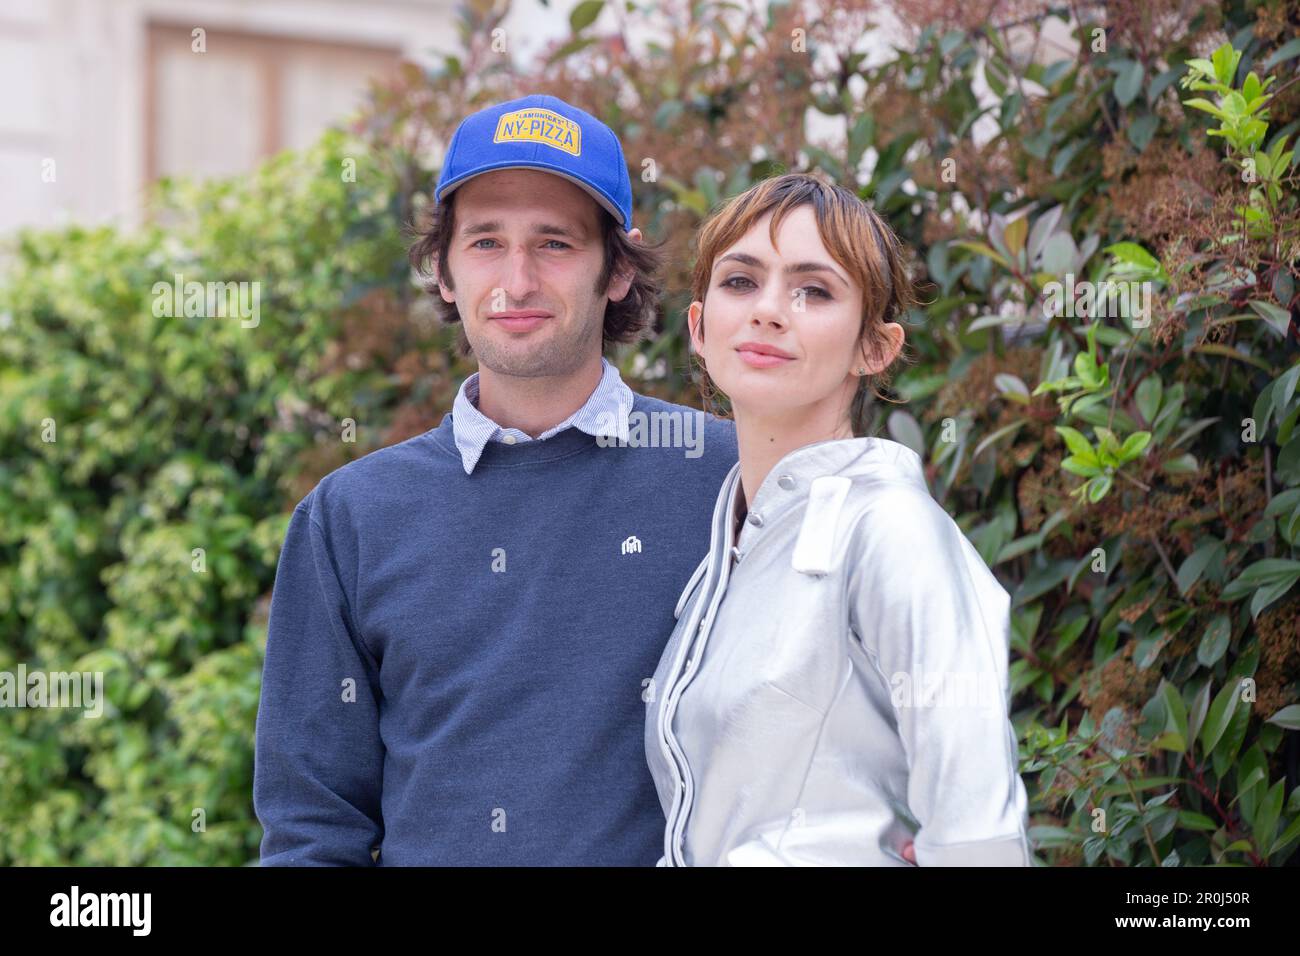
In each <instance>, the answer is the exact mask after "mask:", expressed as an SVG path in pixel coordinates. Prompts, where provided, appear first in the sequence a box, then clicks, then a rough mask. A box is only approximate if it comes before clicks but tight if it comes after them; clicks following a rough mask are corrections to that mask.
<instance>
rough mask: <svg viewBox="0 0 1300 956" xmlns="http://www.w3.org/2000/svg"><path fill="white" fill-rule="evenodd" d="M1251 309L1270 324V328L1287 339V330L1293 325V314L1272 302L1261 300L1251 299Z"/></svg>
mask: <svg viewBox="0 0 1300 956" xmlns="http://www.w3.org/2000/svg"><path fill="white" fill-rule="evenodd" d="M1250 307H1251V308H1252V309H1254V310H1255V312H1256V313H1258V315H1259V317H1260V318H1262V319H1263V320H1264V321H1265V322H1267V323H1268V326H1269V328H1271V329H1272V330H1273V331H1274V332H1276V333H1277V334H1278V335H1280V336H1281V337H1282V338H1284V339H1285V338H1286V333H1287V329H1288V328H1289V327H1290V325H1291V313H1290V312H1288V311H1287V310H1286V309H1280V308H1278V307H1277V306H1276V305H1274V304H1273V303H1272V302H1264V301H1263V300H1261V299H1251V300H1250Z"/></svg>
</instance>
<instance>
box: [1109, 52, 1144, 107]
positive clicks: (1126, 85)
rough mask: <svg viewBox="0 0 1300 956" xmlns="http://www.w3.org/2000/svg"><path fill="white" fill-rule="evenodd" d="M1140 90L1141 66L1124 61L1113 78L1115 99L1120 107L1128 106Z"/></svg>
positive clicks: (1134, 61) (1135, 62) (1133, 61)
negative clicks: (1117, 74)
mask: <svg viewBox="0 0 1300 956" xmlns="http://www.w3.org/2000/svg"><path fill="white" fill-rule="evenodd" d="M1141 89H1142V64H1141V63H1138V62H1137V61H1136V60H1126V61H1124V63H1123V65H1122V66H1121V67H1120V71H1119V76H1117V77H1115V99H1116V100H1118V101H1119V105H1120V106H1128V105H1129V104H1130V103H1132V102H1133V100H1134V99H1135V98H1136V97H1137V95H1138V92H1139V91H1140V90H1141Z"/></svg>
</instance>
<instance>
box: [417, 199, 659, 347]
mask: <svg viewBox="0 0 1300 956" xmlns="http://www.w3.org/2000/svg"><path fill="white" fill-rule="evenodd" d="M457 195H458V192H452V193H450V194H449V195H448V196H447V198H446V199H445V200H443V201H442V202H440V203H436V204H431V206H430V207H429V208H428V209H427V210H426V213H425V215H426V218H427V227H426V228H425V229H424V230H423V231H420V230H419V229H418V228H415V229H412V232H413V234H414V240H415V241H414V242H413V243H412V245H411V247H410V250H409V252H408V258H409V260H410V262H411V266H412V267H413V268H414V269H415V271H416V272H417V273H418V274H420V275H422V276H427V277H431V278H432V277H434V276H441V277H442V282H443V284H444V285H445V286H447V288H449V289H454V288H455V285H454V284H453V280H452V275H451V271H450V270H449V269H448V268H447V250H448V249H449V248H450V247H451V239H452V236H453V235H455V232H456V196H457ZM592 205H593V206H595V207H596V214H597V217H598V219H599V220H600V230H601V241H602V247H603V251H604V264H603V266H602V267H601V271H600V274H599V276H597V278H596V291H597V292H604V291H605V290H606V289H608V288H609V283H610V280H611V279H612V278H613V276H614V273H615V272H616V271H617V272H626V271H629V270H630V271H631V273H632V284H631V286H630V287H629V288H628V290H627V295H625V296H624V297H623V298H622V299H620V300H619V301H617V302H608V303H606V305H605V324H604V332H603V343H602V348H603V349H606V350H607V349H609V347H610V346H611V345H613V344H615V343H623V342H638V341H640V340H641V339H644V338H647V337H648V335H649V333H650V331H651V329H652V328H653V327H654V322H655V318H656V316H657V314H658V309H659V298H660V295H661V293H662V285H661V282H660V278H659V273H660V270H661V268H662V266H663V251H662V244H660V245H649V244H646V243H638V242H633V241H632V240H631V239H629V238H628V236H627V233H625V232H624V231H623V229H622V228H621V227H620V226H619V225H618V223H617V222H615V221H614V217H613V216H611V215H610V214H609V212H608V211H607V210H605V209H604V208H603V207H601V206H600V205H598V204H597V203H596V201H595V200H592ZM425 288H426V290H427V291H428V292H429V294H430V295H431V296H432V297H433V303H434V310H435V312H436V313H437V315H438V318H439V319H441V320H442V321H443V322H448V323H451V322H460V312H459V311H458V309H457V308H456V303H454V302H448V301H446V300H445V299H443V297H442V296H441V294H439V292H438V286H437V284H436V283H434V282H430V283H428V284H427V285H426V286H425ZM458 347H459V350H460V354H461V355H462V356H465V355H469V353H470V345H469V339H468V338H466V336H465V327H464V325H463V324H462V325H461V330H460V342H459V345H458Z"/></svg>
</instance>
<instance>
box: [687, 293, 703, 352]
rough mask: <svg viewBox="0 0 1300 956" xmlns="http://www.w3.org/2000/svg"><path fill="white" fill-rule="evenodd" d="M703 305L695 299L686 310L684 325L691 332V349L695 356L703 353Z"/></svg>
mask: <svg viewBox="0 0 1300 956" xmlns="http://www.w3.org/2000/svg"><path fill="white" fill-rule="evenodd" d="M703 324H704V303H703V302H701V301H699V300H698V299H696V300H695V301H694V302H692V303H691V305H690V308H688V309H687V310H686V325H687V327H688V328H689V329H690V332H691V347H692V348H694V349H695V353H696V354H697V355H702V354H703V353H704V333H703V330H702V328H701V326H702V325H703Z"/></svg>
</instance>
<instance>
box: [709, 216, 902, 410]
mask: <svg viewBox="0 0 1300 956" xmlns="http://www.w3.org/2000/svg"><path fill="white" fill-rule="evenodd" d="M770 221H771V213H768V215H766V216H764V217H763V218H762V219H760V220H759V221H758V222H756V223H755V224H754V226H753V227H752V228H751V229H750V230H749V232H747V233H746V234H745V235H744V236H743V237H741V239H740V241H739V242H737V243H736V244H735V245H733V246H731V247H730V248H728V249H724V250H723V251H722V252H721V253H720V254H719V255H718V257H717V258H716V259H715V260H714V262H713V272H712V274H711V275H710V277H709V287H708V293H707V296H706V301H707V303H708V308H707V312H708V323H707V327H706V328H705V330H704V336H703V338H701V336H700V323H701V316H702V314H703V312H704V311H705V310H704V307H703V305H702V303H700V302H698V301H696V302H692V303H691V307H690V311H689V313H688V320H689V324H690V330H691V341H692V343H693V344H694V346H695V350H696V351H697V352H699V353H700V354H701V355H702V356H703V358H704V362H705V365H706V366H707V367H708V370H709V376H710V377H711V378H712V379H713V381H714V383H715V384H716V385H717V387H718V388H720V389H721V390H722V391H723V392H725V393H726V395H727V396H728V398H730V400H731V404H732V407H733V408H734V409H736V410H737V412H738V413H739V412H740V411H742V410H743V411H745V412H749V413H752V414H757V415H763V416H771V415H777V416H788V415H790V414H791V413H792V412H796V411H797V410H798V409H799V408H800V407H804V409H803V410H804V411H805V412H808V413H810V415H809V417H815V418H822V417H823V415H822V413H825V412H831V413H833V416H834V417H835V418H836V419H838V418H840V417H846V416H847V414H848V409H849V404H850V402H851V401H852V399H853V394H854V392H855V391H856V390H857V386H858V382H859V376H857V375H856V374H854V372H855V371H856V369H857V368H859V367H862V366H865V367H866V368H867V369H868V371H878V370H879V368H882V367H883V365H881V364H879V363H877V364H876V365H874V366H873V365H872V364H871V363H869V362H867V361H864V359H863V355H862V352H863V349H862V347H861V346H860V344H859V335H858V333H859V329H860V328H861V324H862V290H861V289H860V288H858V286H857V285H856V284H855V283H854V282H853V281H852V280H851V279H850V278H849V276H848V275H847V274H846V273H845V271H844V270H843V269H842V268H841V267H840V266H839V265H838V264H837V263H836V262H835V260H834V259H832V258H831V256H830V253H828V252H827V251H826V247H825V246H824V245H823V244H822V241H821V236H820V235H819V234H818V232H817V220H816V216H815V213H814V212H813V209H812V207H811V206H809V205H802V206H797V207H795V208H794V209H793V210H791V211H790V212H789V213H788V214H787V215H786V217H785V219H784V220H783V221H782V223H781V228H780V229H779V230H778V231H777V237H776V246H773V245H772V243H771V241H770V239H769V238H768V228H769V223H770ZM888 324H889V325H896V324H895V323H888ZM896 327H897V328H898V331H899V332H901V331H902V328H901V326H896ZM899 338H900V339H901V336H899ZM900 345H901V342H900ZM762 346H766V347H768V350H769V351H774V352H775V353H776V354H775V355H772V354H764V352H763V351H762V350H761V348H756V347H762ZM868 354H870V353H869V352H868ZM889 358H891V359H892V356H890V357H889ZM885 364H887V363H885ZM806 406H823V407H820V408H809V407H806ZM799 417H801V418H803V417H804V416H802V415H800V416H799Z"/></svg>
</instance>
